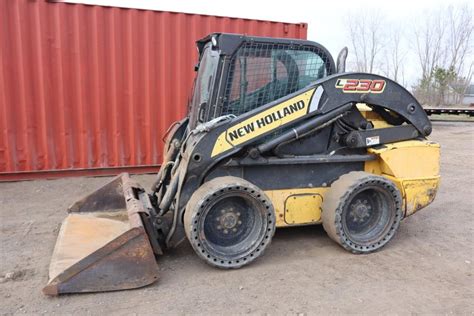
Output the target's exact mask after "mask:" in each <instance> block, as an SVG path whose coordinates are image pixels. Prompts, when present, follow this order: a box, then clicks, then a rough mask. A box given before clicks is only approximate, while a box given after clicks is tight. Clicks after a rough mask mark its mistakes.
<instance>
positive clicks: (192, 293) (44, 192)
mask: <svg viewBox="0 0 474 316" xmlns="http://www.w3.org/2000/svg"><path fill="white" fill-rule="evenodd" d="M431 138H432V139H434V140H436V141H439V142H440V143H441V145H442V168H441V172H442V185H441V189H440V191H439V193H438V196H437V198H436V200H435V202H434V203H433V204H432V205H430V206H429V207H428V208H427V209H424V210H422V211H420V212H419V213H417V214H415V215H414V216H412V217H409V218H407V219H406V220H404V221H403V222H402V225H401V227H400V230H399V232H398V234H397V235H396V236H395V238H394V239H393V240H392V241H391V242H390V243H389V245H388V246H387V247H385V248H384V249H383V250H382V251H379V252H377V253H374V254H370V255H352V254H350V253H348V252H346V251H344V250H343V249H342V248H340V247H339V246H337V245H336V244H335V243H334V242H333V241H331V240H330V239H329V238H328V237H327V236H326V234H325V232H324V230H323V228H322V227H320V226H316V227H302V228H288V229H281V230H278V231H277V233H276V235H275V238H274V242H273V243H272V245H271V247H269V249H268V251H267V252H266V253H265V255H264V256H263V257H262V258H260V259H259V260H257V261H256V262H255V263H254V264H252V265H250V266H248V267H245V268H243V269H240V270H235V271H221V270H218V269H214V268H212V267H210V266H208V265H206V264H205V263H203V262H202V261H201V260H199V259H198V258H197V257H196V256H195V255H194V253H193V250H192V249H191V247H190V246H189V245H188V244H187V243H185V244H183V245H182V246H180V247H179V248H178V249H175V250H172V251H169V252H167V254H166V255H165V256H163V257H160V258H159V260H158V264H159V266H160V270H161V278H160V280H159V282H157V283H156V284H154V285H151V286H148V287H145V288H142V289H137V290H131V291H119V292H110V293H98V294H79V295H66V296H62V297H53V298H50V297H46V296H44V295H43V294H42V293H41V289H42V287H43V286H44V285H45V284H46V282H47V279H48V275H47V274H48V272H47V271H48V265H49V259H50V256H51V253H52V251H53V247H54V243H55V240H56V235H57V232H58V228H59V225H60V223H61V221H62V219H63V218H64V216H65V209H66V208H67V206H68V205H70V204H71V203H72V202H73V201H75V200H77V199H78V198H80V197H81V196H83V195H84V194H86V193H88V192H89V191H91V190H94V189H95V188H96V187H97V186H99V185H100V184H102V183H104V182H106V181H107V180H108V179H107V178H68V179H59V180H41V181H24V182H16V183H0V226H1V232H0V242H1V244H0V245H1V249H0V250H1V262H0V277H1V278H0V300H1V304H0V314H80V315H82V314H98V315H99V314H105V313H107V314H108V313H112V312H113V313H114V314H118V315H125V314H127V315H129V314H134V313H135V314H156V313H159V314H189V313H201V314H210V313H212V314H237V313H256V314H262V313H268V314H288V313H290V314H297V313H308V314H316V313H319V314H346V313H361V314H380V313H383V314H389V313H390V314H413V313H415V314H418V313H420V314H472V313H473V312H474V303H473V302H474V282H473V276H472V274H473V265H474V262H473V260H474V258H473V229H474V225H473V212H472V211H473V199H474V189H473V186H474V180H473V178H474V177H473V176H474V174H473V169H472V164H473V161H474V160H473V155H474V124H473V123H459V122H458V123H454V122H437V123H435V124H434V132H433V135H432V137H431ZM414 159H417V158H416V157H414ZM136 178H138V180H139V181H142V182H143V183H144V184H145V185H146V186H149V185H150V183H151V181H152V179H153V176H151V175H145V176H137V177H136Z"/></svg>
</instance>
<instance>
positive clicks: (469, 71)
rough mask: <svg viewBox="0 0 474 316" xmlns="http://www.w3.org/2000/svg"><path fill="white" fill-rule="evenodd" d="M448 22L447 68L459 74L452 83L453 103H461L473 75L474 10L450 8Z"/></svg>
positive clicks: (469, 8) (467, 6)
mask: <svg viewBox="0 0 474 316" xmlns="http://www.w3.org/2000/svg"><path fill="white" fill-rule="evenodd" d="M447 21H448V23H447V24H448V26H447V29H448V35H449V36H448V37H447V41H446V46H447V55H448V56H447V57H448V60H447V61H448V63H447V66H448V69H452V70H453V71H454V72H455V73H456V74H457V76H456V78H454V80H453V82H452V83H451V92H452V93H451V94H452V100H453V102H454V103H460V102H461V100H462V97H463V95H464V93H465V92H466V89H467V87H468V86H469V84H470V82H471V80H472V75H473V60H472V58H470V57H472V50H473V47H472V35H473V30H474V23H473V14H472V8H471V7H470V6H469V5H468V4H464V5H462V6H460V7H453V6H450V7H449V8H448V10H447ZM469 58H470V60H469Z"/></svg>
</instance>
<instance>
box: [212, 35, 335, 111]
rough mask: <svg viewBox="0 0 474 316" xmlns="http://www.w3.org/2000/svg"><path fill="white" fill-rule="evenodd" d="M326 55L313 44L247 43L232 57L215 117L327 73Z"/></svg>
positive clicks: (292, 89)
mask: <svg viewBox="0 0 474 316" xmlns="http://www.w3.org/2000/svg"><path fill="white" fill-rule="evenodd" d="M328 64H329V61H328V58H327V55H326V53H325V52H323V51H321V50H320V49H318V48H317V47H314V46H293V47H292V46H290V45H287V44H269V43H246V44H244V45H243V46H242V47H240V48H239V50H238V51H237V53H236V54H235V55H234V56H233V57H232V60H231V62H230V66H229V67H230V68H229V72H228V73H229V75H228V78H227V81H226V83H225V95H224V96H225V97H224V103H223V106H222V107H221V109H220V110H221V111H217V112H220V113H214V117H217V116H220V115H227V114H234V115H236V116H239V115H241V114H243V113H246V112H249V111H251V110H253V109H256V108H258V107H260V106H262V105H264V104H267V103H269V102H272V101H274V100H277V99H279V98H281V97H284V96H286V95H288V94H291V93H293V92H295V91H297V90H299V89H302V88H304V87H306V86H308V85H309V84H310V83H311V82H314V81H316V80H318V79H320V78H323V77H325V76H326V75H327V68H326V65H328Z"/></svg>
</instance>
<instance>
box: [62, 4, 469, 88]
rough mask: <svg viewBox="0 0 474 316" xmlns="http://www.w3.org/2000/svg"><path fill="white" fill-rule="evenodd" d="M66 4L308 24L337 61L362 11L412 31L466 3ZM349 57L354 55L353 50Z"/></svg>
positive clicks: (411, 63)
mask: <svg viewBox="0 0 474 316" xmlns="http://www.w3.org/2000/svg"><path fill="white" fill-rule="evenodd" d="M65 2H76V3H87V4H99V5H108V6H120V7H129V8H140V9H152V10H163V11H175V12H186V13H200V14H208V15H219V16H230V17H239V18H250V19H260V20H272V21H281V22H295V23H299V22H305V23H308V39H309V40H312V41H315V42H318V43H320V44H322V45H323V46H325V47H326V48H327V49H329V51H330V52H331V54H332V55H333V56H334V58H336V56H337V54H338V53H339V51H340V50H341V49H342V48H343V47H344V46H349V47H350V41H349V37H348V35H347V17H348V15H349V14H351V12H357V11H358V10H373V11H377V12H379V13H380V14H381V15H382V16H384V17H385V18H386V19H387V20H388V21H390V22H392V23H395V24H397V25H402V27H405V28H408V29H409V25H410V24H411V23H412V22H413V21H416V20H417V18H418V17H420V16H423V15H425V14H428V12H429V10H430V9H431V8H436V7H442V6H445V7H446V6H448V5H462V4H464V3H466V0H397V1H393V0H392V1H383V0H378V1H374V0H357V1H354V0H337V1H336V0H332V1H331V0H324V1H317V0H307V1H304V0H285V1H281V0H260V1H258V0H234V1H223V0H220V1H219V0H199V1H197V0H194V1H193V0H67V1H65ZM403 49H404V50H406V51H408V52H409V53H407V55H406V61H405V62H406V64H405V73H406V74H405V76H406V81H407V84H408V85H411V84H413V83H414V82H416V79H417V77H418V74H419V69H418V64H417V61H416V56H415V54H413V53H412V52H411V47H410V41H409V40H406V41H405V42H404V47H403ZM349 54H351V52H350V50H349Z"/></svg>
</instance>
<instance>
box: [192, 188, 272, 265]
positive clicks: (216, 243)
mask: <svg viewBox="0 0 474 316" xmlns="http://www.w3.org/2000/svg"><path fill="white" fill-rule="evenodd" d="M200 224H201V225H202V226H201V227H203V232H204V238H203V246H204V247H205V248H206V250H207V251H208V252H209V253H210V254H212V255H214V256H219V257H225V258H226V259H233V258H238V257H241V256H243V255H246V253H248V252H251V251H253V248H255V247H257V246H258V243H259V241H260V240H261V239H262V237H263V235H264V234H265V232H266V220H265V210H264V209H262V205H261V204H259V203H257V201H255V199H254V198H253V197H251V196H249V195H247V194H244V193H240V192H232V193H230V192H229V193H227V194H224V195H222V196H220V197H219V198H218V199H216V201H214V202H213V203H210V204H209V205H208V206H207V207H206V208H205V210H204V212H203V216H202V217H201V223H200Z"/></svg>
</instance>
